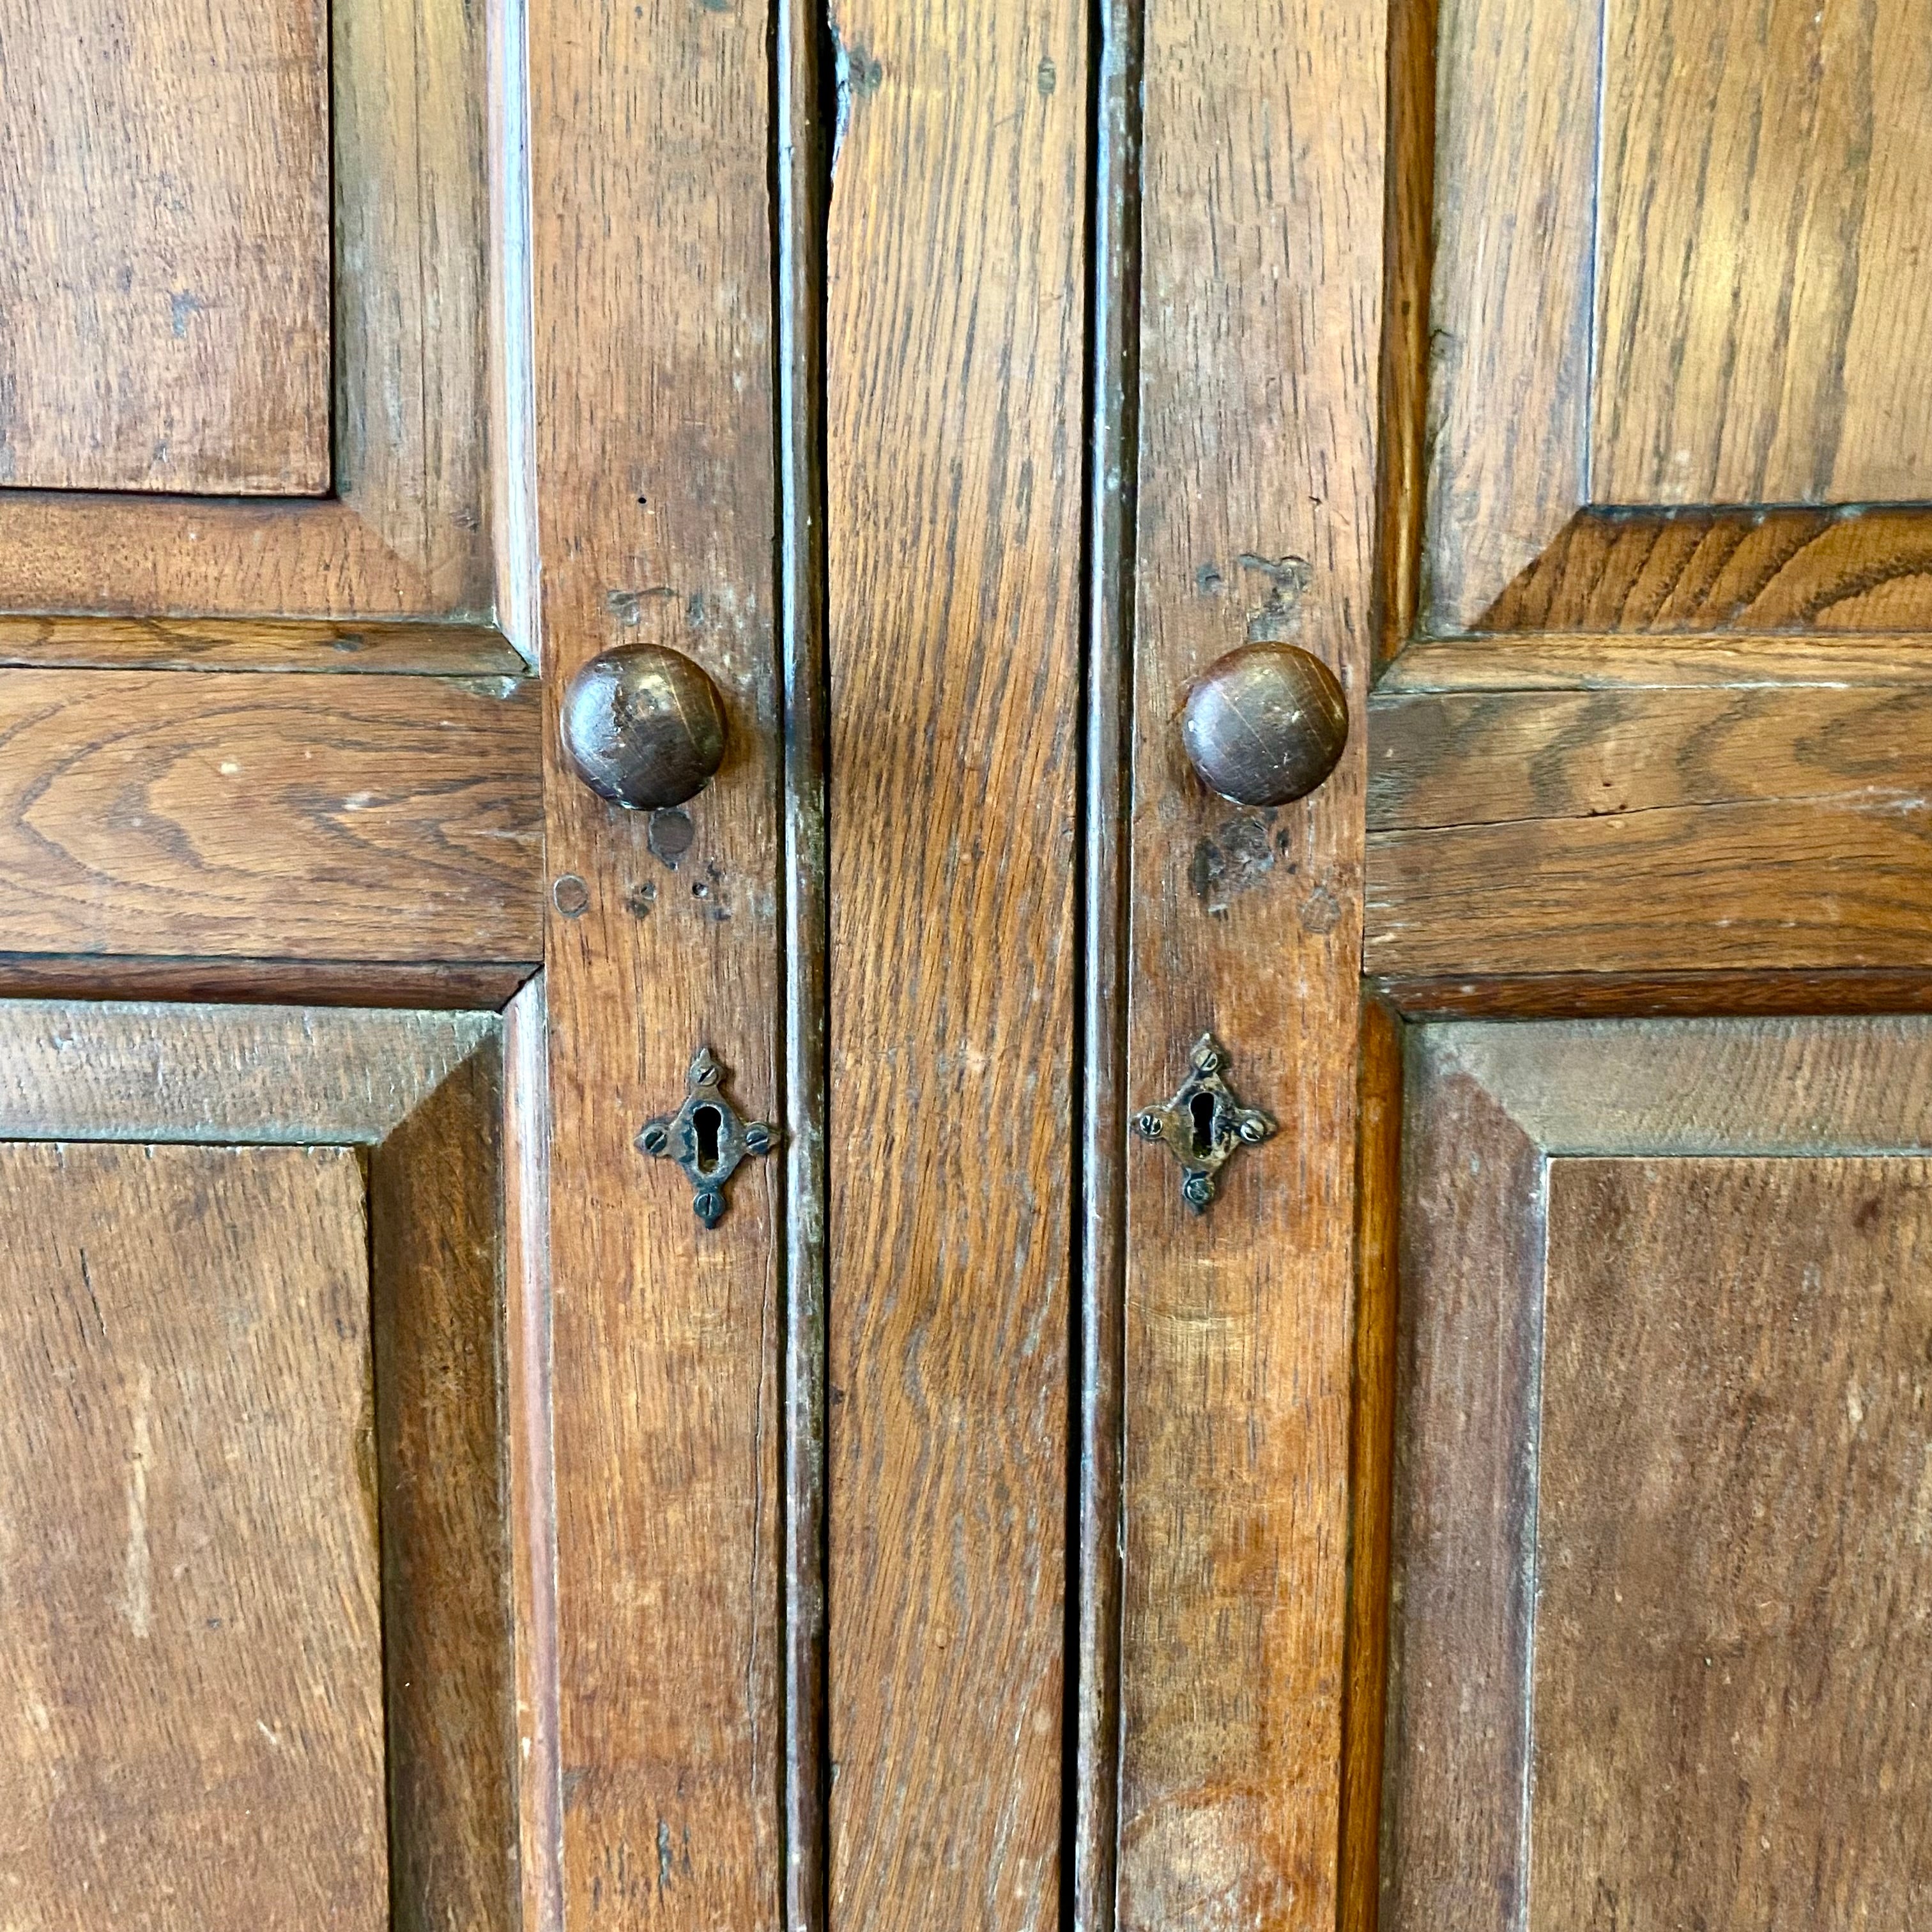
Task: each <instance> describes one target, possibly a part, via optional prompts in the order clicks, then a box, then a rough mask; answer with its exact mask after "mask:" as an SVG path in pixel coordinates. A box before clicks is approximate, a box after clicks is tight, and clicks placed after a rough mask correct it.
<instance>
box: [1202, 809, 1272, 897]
mask: <svg viewBox="0 0 1932 1932" xmlns="http://www.w3.org/2000/svg"><path fill="white" fill-rule="evenodd" d="M1281 837H1282V838H1283V840H1284V841H1285V840H1286V837H1287V834H1286V832H1283V834H1282V835H1281ZM1280 850H1281V851H1282V852H1283V853H1286V851H1287V850H1288V847H1287V845H1286V843H1283V844H1282V845H1281V847H1280ZM1275 861H1276V845H1275V842H1274V840H1272V839H1271V837H1270V835H1269V826H1268V820H1266V819H1265V818H1247V817H1242V818H1231V819H1229V820H1228V822H1227V823H1226V824H1225V825H1223V826H1221V827H1220V829H1219V830H1218V831H1217V832H1215V833H1214V835H1213V836H1211V837H1210V838H1202V840H1201V841H1199V843H1198V844H1196V846H1195V847H1194V858H1193V863H1192V864H1191V865H1190V867H1189V868H1188V883H1189V884H1190V886H1192V887H1193V892H1194V896H1195V897H1196V898H1197V899H1199V901H1201V903H1202V904H1203V905H1204V906H1205V907H1207V909H1208V911H1209V913H1211V914H1212V915H1213V916H1214V917H1215V918H1217V919H1219V918H1221V917H1223V916H1225V915H1226V912H1227V910H1228V907H1229V904H1230V903H1231V902H1232V901H1234V900H1235V899H1237V898H1239V897H1240V896H1241V894H1242V893H1244V892H1247V891H1249V890H1250V889H1252V888H1253V887H1254V886H1258V885H1259V884H1260V883H1261V882H1262V880H1263V879H1264V878H1265V877H1267V875H1268V874H1269V873H1270V872H1271V871H1274V868H1275Z"/></svg>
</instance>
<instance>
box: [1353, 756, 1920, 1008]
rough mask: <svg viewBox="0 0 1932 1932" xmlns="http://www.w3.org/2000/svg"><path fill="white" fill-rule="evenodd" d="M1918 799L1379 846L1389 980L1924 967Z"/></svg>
mask: <svg viewBox="0 0 1932 1932" xmlns="http://www.w3.org/2000/svg"><path fill="white" fill-rule="evenodd" d="M1928 811H1932V807H1928V804H1927V801H1926V800H1925V799H1922V798H1921V797H1919V796H1917V795H1916V794H1915V793H1910V794H1906V795H1903V796H1886V795H1885V793H1883V792H1882V790H1881V791H1879V793H1877V794H1876V795H1874V796H1858V795H1854V796H1848V797H1840V798H1834V799H1798V800H1796V801H1795V802H1784V801H1782V800H1776V799H1773V800H1766V801H1753V802H1748V803H1742V804H1740V803H1735V802H1733V803H1724V804H1718V805H1672V806H1659V807H1658V808H1656V809H1655V810H1654V811H1644V812H1636V813H1631V814H1622V815H1613V816H1611V817H1601V818H1555V819H1547V820H1540V819H1519V820H1513V821H1509V820H1506V821H1505V822H1504V823H1500V824H1495V825H1468V826H1454V827H1449V828H1446V829H1442V828H1439V829H1428V830H1421V831H1415V832H1377V833H1375V834H1373V835H1372V836H1371V837H1370V840H1369V886H1368V925H1367V938H1366V941H1365V944H1364V949H1363V959H1364V964H1365V965H1366V966H1367V970H1368V971H1370V972H1372V973H1378V974H1426V973H1439V972H1441V973H1460V974H1481V973H1514V972H1546V973H1553V972H1598V973H1621V972H1631V973H1650V972H1670V971H1690V970H1692V969H1700V970H1706V971H1716V970H1720V969H1724V970H1737V969H1742V968H1752V969H1760V970H1767V971H1779V970H1791V969H1798V968H1820V969H1828V968H1861V967H1909V966H1915V965H1918V964H1919V963H1921V962H1922V961H1923V960H1924V957H1925V953H1926V947H1927V941H1928V936H1932V916H1928V910H1927V886H1928V883H1932V844H1928V838H1927V833H1928Z"/></svg>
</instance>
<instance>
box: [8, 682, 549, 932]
mask: <svg viewBox="0 0 1932 1932" xmlns="http://www.w3.org/2000/svg"><path fill="white" fill-rule="evenodd" d="M537 733H538V698H537V693H536V691H535V687H534V686H533V685H531V684H529V683H528V682H522V681H514V680H510V679H500V680H490V681H486V682H478V683H474V684H469V683H463V682H456V681H453V680H445V679H429V678H419V677H358V678H342V679H320V678H290V677H280V676H267V675H251V674H249V673H236V674H233V675H220V676H188V675H184V674H182V673H169V672H137V671H126V672H121V671H13V672H10V673H5V674H0V922H4V923H5V927H6V930H7V939H8V942H9V944H10V947H11V948H12V949H13V950H16V951H17V952H22V953H26V952H40V953H52V954H61V955H68V954H74V953H122V952H124V953H134V954H140V955H147V956H168V955H170V954H172V955H178V956H187V957H193V958H202V959H210V958H214V959H219V958H238V957H239V958H246V959H263V958H268V957H272V956H275V955H277V954H284V955H287V956H295V957H300V958H311V959H318V960H328V959H336V960H348V959H353V960H381V959H394V960H399V961H409V960H420V961H437V962H447V961H453V960H461V959H466V958H469V959H484V960H490V959H502V960H523V961H529V960H534V959H536V958H537V957H538V947H539V946H540V944H541V940H540V933H541V905H540V901H539V894H540V892H541V877H540V874H539V871H538V866H539V863H540V858H539V849H538V841H539V823H540V817H541V800H540V797H539V793H538V762H539V754H538V746H537V742H536V740H537Z"/></svg>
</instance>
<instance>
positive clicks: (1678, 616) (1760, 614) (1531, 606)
mask: <svg viewBox="0 0 1932 1932" xmlns="http://www.w3.org/2000/svg"><path fill="white" fill-rule="evenodd" d="M1472 628H1474V629H1475V630H1478V631H1511V632H1514V631H1615V632H1617V633H1619V634H1625V633H1634V634H1637V635H1638V636H1640V637H1654V636H1658V635H1666V636H1667V635H1669V634H1672V633H1673V632H1679V633H1691V634H1702V633H1710V632H1732V633H1736V632H1742V633H1746V634H1749V633H1751V632H1754V631H1755V632H1759V633H1765V632H1773V633H1775V632H1779V631H1791V632H1805V631H1820V632H1823V634H1825V636H1826V638H1827V640H1830V641H1832V642H1835V641H1836V640H1837V639H1838V637H1839V636H1840V635H1841V634H1843V633H1847V632H1851V633H1856V632H1861V631H1925V630H1928V629H1932V514H1927V512H1926V511H1922V510H1904V509H1886V508H1875V509H1873V508H1857V509H1849V510H1775V511H1766V510H1689V511H1676V512H1673V513H1671V514H1631V513H1622V512H1604V511H1584V512H1583V513H1582V514H1580V515H1578V516H1577V517H1574V518H1573V519H1572V520H1571V521H1570V522H1569V523H1568V524H1566V525H1565V526H1564V528H1563V529H1562V532H1561V533H1560V534H1559V535H1556V536H1555V537H1554V538H1553V540H1552V541H1551V542H1550V546H1549V547H1548V548H1547V550H1544V551H1543V552H1542V553H1541V554H1540V555H1539V556H1538V557H1537V558H1536V559H1535V561H1534V562H1532V563H1530V564H1529V565H1527V566H1526V568H1524V569H1523V571H1521V573H1520V574H1519V575H1518V576H1517V577H1515V578H1514V579H1513V580H1511V582H1510V583H1508V584H1506V585H1505V586H1502V589H1501V590H1500V592H1499V595H1497V597H1496V601H1495V602H1494V603H1493V604H1491V605H1490V607H1488V609H1487V610H1482V611H1481V612H1480V613H1478V614H1477V615H1476V616H1475V617H1474V619H1473V620H1472ZM1515 648H1516V644H1515V640H1514V638H1512V639H1511V649H1512V650H1514V649H1515Z"/></svg>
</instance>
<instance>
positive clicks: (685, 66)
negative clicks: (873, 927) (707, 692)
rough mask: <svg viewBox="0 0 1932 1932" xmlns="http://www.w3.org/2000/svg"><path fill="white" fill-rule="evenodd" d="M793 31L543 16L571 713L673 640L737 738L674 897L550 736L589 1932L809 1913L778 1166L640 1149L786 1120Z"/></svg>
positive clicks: (536, 163)
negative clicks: (794, 1829)
mask: <svg viewBox="0 0 1932 1932" xmlns="http://www.w3.org/2000/svg"><path fill="white" fill-rule="evenodd" d="M529 77H530V89H531V105H532V142H531V160H530V165H531V171H532V209H533V214H534V222H535V228H534V241H533V262H534V273H535V285H536V286H535V362H536V390H535V394H536V402H537V410H536V440H535V446H534V448H535V465H536V491H537V497H538V525H539V527H540V528H541V531H542V532H543V537H544V568H543V586H542V588H543V624H544V673H545V682H546V685H547V688H548V690H549V691H550V693H551V694H552V702H554V694H556V692H557V691H559V688H560V687H561V685H562V681H563V680H564V679H565V678H566V677H567V676H568V675H569V673H571V671H572V670H574V669H575V668H576V667H577V665H578V664H581V663H582V662H583V661H585V660H586V658H589V656H591V655H592V654H593V653H595V652H597V651H599V650H601V649H605V648H607V647H609V646H613V645H618V644H622V643H631V642H635V641H642V640H649V641H654V642H658V643H665V644H668V645H670V646H674V647H676V648H678V649H682V650H684V651H686V652H689V653H690V654H691V655H693V656H694V657H695V658H697V660H698V661H700V663H701V664H703V667H704V668H705V669H706V670H707V671H708V672H709V673H710V675H711V676H712V678H713V679H714V680H715V682H716V683H717V685H718V688H719V689H720V691H721V692H722V693H723V695H724V704H725V709H726V712H727V722H728V725H729V729H730V747H729V749H728V750H727V755H726V760H725V763H724V768H723V769H722V770H721V771H720V772H719V773H718V776H717V778H715V780H714V781H713V782H712V784H711V785H710V787H709V788H708V789H707V790H705V791H704V792H703V793H701V794H700V796H697V798H696V799H694V800H693V801H692V802H691V804H690V805H688V806H687V807H685V808H684V809H685V814H686V816H687V817H688V820H689V821H690V824H691V829H692V838H691V843H690V845H689V847H688V850H686V851H685V853H684V854H683V855H682V856H681V857H680V858H679V859H678V861H677V864H676V868H672V867H671V866H670V865H667V864H666V863H665V862H664V861H662V860H661V859H658V858H657V857H655V856H654V855H653V854H652V851H651V850H650V846H649V821H648V818H647V817H646V814H627V813H624V812H621V811H618V810H616V808H613V807H610V806H608V805H605V804H604V803H603V802H601V800H599V799H596V798H595V797H594V796H592V794H591V793H589V791H588V790H586V789H585V788H584V787H583V786H582V785H581V784H579V783H578V782H577V780H576V778H574V777H573V776H572V775H570V773H569V772H568V769H566V768H565V766H563V765H562V763H561V761H560V760H559V758H558V757H557V755H556V752H555V751H554V749H553V747H554V746H555V744H556V738H555V736H554V732H553V730H552V731H550V732H547V733H546V760H547V768H548V769H547V784H546V790H545V800H544V803H545V811H546V814H547V816H546V840H547V853H548V864H549V866H550V874H551V877H553V878H555V877H557V876H559V875H560V874H565V873H568V874H574V875H575V876H576V877H580V878H581V879H582V880H583V882H584V885H585V887H586V892H587V904H586V905H585V907H584V909H583V911H582V912H581V913H580V914H579V915H578V916H574V917H571V916H565V915H564V914H563V913H559V912H555V911H554V910H553V916H552V918H551V923H550V931H549V935H548V945H547V952H546V956H545V967H544V982H545V996H546V1001H547V1008H548V1025H549V1046H548V1056H549V1062H548V1064H549V1077H550V1094H549V1103H550V1154H549V1175H550V1207H549V1217H548V1229H549V1247H550V1282H551V1288H552V1295H553V1302H552V1312H553V1323H552V1330H551V1336H552V1348H553V1388H554V1391H555V1395H556V1401H555V1436H554V1445H555V1463H554V1469H555V1484H556V1604H557V1616H558V1629H557V1636H556V1652H555V1656H556V1673H557V1678H558V1682H559V1687H560V1688H559V1704H558V1711H557V1751H558V1754H559V1762H560V1766H561V1777H560V1784H559V1789H560V1795H561V1799H562V1854H561V1860H562V1878H561V1885H560V1890H561V1894H562V1909H563V1914H564V1922H565V1924H570V1925H572V1926H577V1925H580V1924H595V1923H599V1922H602V1921H606V1920H607V1921H610V1922H611V1923H613V1924H614V1923H631V1922H637V1921H646V1920H656V1921H659V1922H661V1923H662V1924H665V1925H667V1926H678V1927H685V1926H688V1927H707V1926H712V1925H729V1926H731V1927H734V1928H738V1932H772V1928H775V1927H776V1926H777V1925H778V1924H779V1923H780V1913H781V1899H782V1897H783V1862H782V1860H783V1846H782V1843H781V1829H780V1808H779V1765H780V1763H781V1758H780V1751H781V1745H782V1742H783V1741H782V1738H781V1727H780V1723H779V1714H780V1708H781V1707H780V1702H779V1695H778V1663H779V1658H780V1655H781V1649H780V1643H779V1634H778V1575H779V1565H780V1553H781V1538H780V1535H779V1527H778V1463H779V1447H780V1444H781V1439H782V1429H781V1420H780V1408H779V1401H778V1379H777V1373H776V1368H777V1361H778V1338H779V1337H780V1335H781V1334H782V1332H783V1323H782V1318H781V1313H780V1309H779V1305H778V1271H777V1256H778V1240H777V1236H776V1226H777V1224H776V1219H775V1205H776V1197H777V1196H778V1191H779V1190H780V1189H781V1185H782V1181H783V1174H782V1171H781V1162H780V1160H778V1159H771V1160H763V1161H753V1162H750V1163H747V1165H746V1166H745V1167H744V1169H742V1171H741V1172H739V1175H738V1176H737V1177H736V1179H735V1180H734V1181H733V1183H732V1184H731V1193H730V1207H729V1208H728V1211H727V1213H726V1214H725V1216H724V1219H723V1220H722V1221H721V1223H719V1225H718V1227H717V1228H716V1229H713V1230H711V1231H709V1232H707V1231H706V1229H705V1228H704V1227H703V1226H702V1224H701V1223H700V1222H699V1221H698V1220H697V1217H696V1216H695V1215H694V1214H693V1213H692V1212H691V1188H690V1186H689V1184H688V1182H687V1181H685V1179H684V1177H683V1176H682V1175H681V1174H679V1172H677V1170H676V1169H675V1167H673V1166H672V1164H671V1163H669V1162H654V1161H649V1160H646V1159H645V1158H644V1157H643V1156H642V1155H641V1154H640V1153H639V1152H638V1151H637V1148H635V1147H634V1145H632V1139H633V1136H634V1135H635V1134H636V1133H637V1130H638V1129H639V1127H640V1126H641V1125H642V1124H643V1121H645V1120H646V1118H648V1117H649V1116H650V1115H654V1114H658V1113H661V1112H665V1111H666V1110H667V1109H673V1108H675V1107H676V1106H677V1105H678V1104H679V1101H680V1100H681V1099H682V1095H683V1093H684V1091H685V1070H686V1069H687V1068H688V1066H689V1064H690V1061H691V1055H692V1054H693V1052H694V1050H695V1049H697V1047H698V1046H700V1045H708V1046H710V1047H711V1048H712V1050H713V1051H714V1052H715V1054H716V1055H717V1056H718V1058H719V1059H720V1060H721V1061H722V1062H723V1063H724V1065H725V1066H726V1067H727V1068H728V1069H729V1070H730V1081H729V1082H728V1085H727V1088H726V1091H727V1094H730V1096H732V1097H733V1099H734V1100H735V1101H736V1103H737V1104H738V1105H739V1107H740V1108H741V1109H742V1112H744V1113H745V1115H746V1116H747V1117H748V1118H754V1119H765V1120H769V1119H773V1118H782V1115H781V1093H780V1088H779V1082H778V1066H779V1054H778V1039H777V1026H776V1013H777V1010H778V976H779V944H778V916H777V911H776V903H775V901H776V896H777V879H778V769H779V756H778V743H777V739H778V729H777V710H778V695H777V688H776V682H777V681H776V676H775V667H776V650H775V641H774V637H773V632H772V607H773V595H774V586H775V582H776V564H775V540H776V535H777V532H776V529H775V499H776V490H775V482H774V472H773V452H774V449H775V436H774V419H773V414H772V338H771V329H772V307H771V289H772V269H771V262H770V257H769V249H770V245H771V238H772V221H771V208H770V205H769V198H768V197H769V184H770V175H769V169H770V153H769V147H768V142H769V139H770V133H771V124H770V112H771V107H770V95H769V88H770V78H771V58H770V48H769V20H768V17H767V15H766V9H765V8H764V7H763V6H761V5H749V6H747V7H742V8H739V9H737V10H713V9H712V8H709V7H700V6H694V5H690V4H688V0H643V4H641V5H637V6H634V7H619V8H617V9H616V10H613V11H611V12H610V13H608V14H607V15H604V16H602V17H600V18H599V20H598V22H597V23H596V25H595V28H594V30H592V29H587V28H586V23H585V19H584V16H583V10H582V9H581V8H580V7H577V6H574V5H568V4H565V0H541V4H538V5H535V6H533V7H532V8H531V10H530V18H529ZM646 889H648V893H649V895H646ZM551 903H552V907H553V908H554V907H555V904H556V901H555V898H554V897H553V899H552V901H551Z"/></svg>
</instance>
